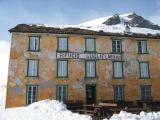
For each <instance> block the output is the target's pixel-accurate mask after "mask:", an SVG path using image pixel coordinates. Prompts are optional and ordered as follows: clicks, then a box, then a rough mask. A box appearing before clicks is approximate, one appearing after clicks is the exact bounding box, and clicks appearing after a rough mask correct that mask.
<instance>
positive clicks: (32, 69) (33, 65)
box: [27, 59, 39, 77]
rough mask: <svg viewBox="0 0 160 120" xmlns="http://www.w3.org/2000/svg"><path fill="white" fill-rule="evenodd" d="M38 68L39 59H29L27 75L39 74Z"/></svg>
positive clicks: (34, 75)
mask: <svg viewBox="0 0 160 120" xmlns="http://www.w3.org/2000/svg"><path fill="white" fill-rule="evenodd" d="M38 69H39V60H38V59H29V60H28V68H27V76H28V77H36V76H38Z"/></svg>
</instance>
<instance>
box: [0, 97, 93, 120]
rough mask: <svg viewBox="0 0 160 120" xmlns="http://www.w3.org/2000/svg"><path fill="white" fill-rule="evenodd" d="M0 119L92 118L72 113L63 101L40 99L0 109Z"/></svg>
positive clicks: (87, 119) (56, 119) (57, 119)
mask: <svg viewBox="0 0 160 120" xmlns="http://www.w3.org/2000/svg"><path fill="white" fill-rule="evenodd" d="M0 120H92V118H91V117H90V116H87V115H80V114H78V113H72V112H71V111H69V110H67V109H66V106H65V105H64V104H63V103H60V102H58V101H56V100H42V101H39V102H35V103H33V104H31V105H29V106H27V107H18V108H9V109H0Z"/></svg>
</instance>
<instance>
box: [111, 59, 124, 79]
mask: <svg viewBox="0 0 160 120" xmlns="http://www.w3.org/2000/svg"><path fill="white" fill-rule="evenodd" d="M113 77H114V78H123V77H124V73H123V62H122V61H115V62H113Z"/></svg>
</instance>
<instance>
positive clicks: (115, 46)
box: [112, 40, 122, 53]
mask: <svg viewBox="0 0 160 120" xmlns="http://www.w3.org/2000/svg"><path fill="white" fill-rule="evenodd" d="M112 52H113V53H121V52H122V43H121V40H113V41H112Z"/></svg>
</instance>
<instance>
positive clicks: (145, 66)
mask: <svg viewBox="0 0 160 120" xmlns="http://www.w3.org/2000/svg"><path fill="white" fill-rule="evenodd" d="M139 67H140V78H142V79H143V78H150V74H149V62H139Z"/></svg>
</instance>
